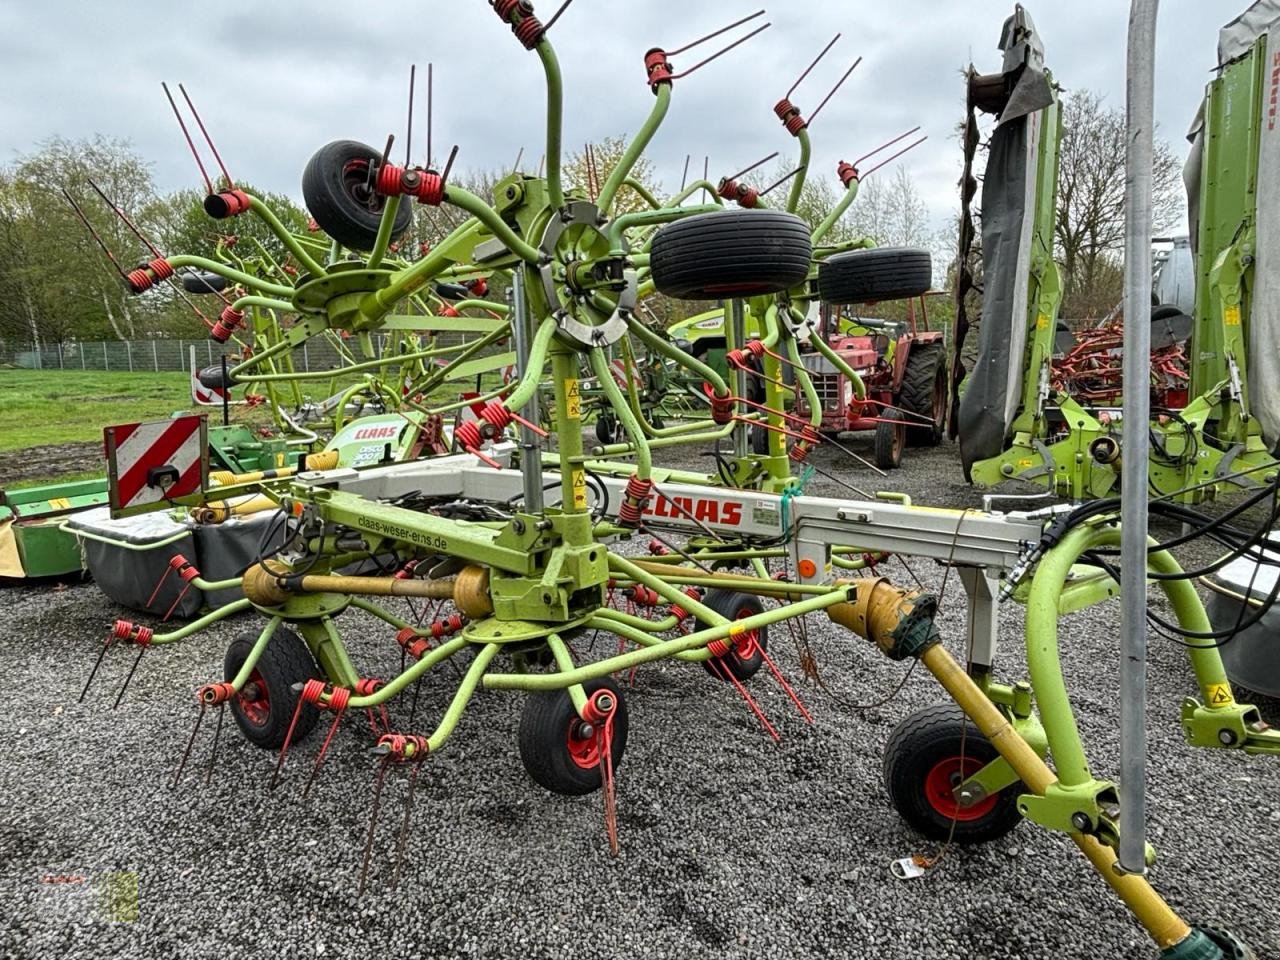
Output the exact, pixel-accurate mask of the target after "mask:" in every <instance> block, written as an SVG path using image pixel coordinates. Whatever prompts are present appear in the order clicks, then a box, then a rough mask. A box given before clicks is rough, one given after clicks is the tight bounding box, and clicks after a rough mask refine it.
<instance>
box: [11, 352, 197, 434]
mask: <svg viewBox="0 0 1280 960" xmlns="http://www.w3.org/2000/svg"><path fill="white" fill-rule="evenodd" d="M187 383H188V380H187V375H186V374H185V373H109V372H108V373H104V372H102V371H96V372H95V371H88V372H81V371H67V372H65V373H64V372H61V371H47V370H0V453H2V452H5V451H10V450H25V449H27V448H29V447H36V446H45V445H49V444H61V443H76V442H83V441H92V440H101V439H102V428H103V426H105V425H107V424H111V423H130V422H132V421H135V420H155V419H160V418H163V417H167V416H169V415H170V414H171V413H173V412H174V411H175V410H184V409H186V408H187V407H189V406H190V405H191V394H190V391H189V388H188V386H187Z"/></svg>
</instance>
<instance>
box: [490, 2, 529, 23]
mask: <svg viewBox="0 0 1280 960" xmlns="http://www.w3.org/2000/svg"><path fill="white" fill-rule="evenodd" d="M517 10H519V11H520V15H521V16H525V17H527V16H528V15H529V14H531V13H533V4H532V3H529V0H493V12H494V13H496V14H497V15H498V16H499V18H501V19H502V20H510V19H511V14H512V13H514V12H515V11H517Z"/></svg>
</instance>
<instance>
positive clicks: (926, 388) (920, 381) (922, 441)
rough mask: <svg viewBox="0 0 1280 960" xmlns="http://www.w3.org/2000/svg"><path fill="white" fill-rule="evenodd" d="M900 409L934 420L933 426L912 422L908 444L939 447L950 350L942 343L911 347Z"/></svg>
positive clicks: (900, 396) (904, 372)
mask: <svg viewBox="0 0 1280 960" xmlns="http://www.w3.org/2000/svg"><path fill="white" fill-rule="evenodd" d="M898 406H899V407H901V408H902V409H903V410H905V411H907V412H908V413H912V414H915V415H916V416H917V417H928V418H929V419H930V420H932V421H933V425H932V426H924V425H923V424H918V425H917V422H916V421H912V424H913V425H912V426H908V427H907V442H908V443H911V444H915V445H916V446H921V447H936V446H937V445H938V444H939V443H941V442H942V434H943V431H944V430H945V429H946V423H947V351H946V348H945V347H944V346H943V345H942V344H941V343H926V344H914V343H913V344H912V345H911V353H910V355H909V356H908V357H907V367H906V369H905V370H903V371H902V389H901V391H900V393H899V394H898Z"/></svg>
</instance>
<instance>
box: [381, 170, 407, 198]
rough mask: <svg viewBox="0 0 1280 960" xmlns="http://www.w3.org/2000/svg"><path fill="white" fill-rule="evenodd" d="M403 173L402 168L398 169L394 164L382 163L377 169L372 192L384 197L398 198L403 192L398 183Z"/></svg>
mask: <svg viewBox="0 0 1280 960" xmlns="http://www.w3.org/2000/svg"><path fill="white" fill-rule="evenodd" d="M404 172H405V170H404V167H398V166H396V165H395V164H394V163H384V164H383V165H382V166H380V167H379V168H378V176H377V177H376V178H375V179H374V181H373V189H374V191H375V192H377V193H380V194H381V195H382V196H384V197H398V196H400V194H402V193H403V192H404V190H403V189H402V188H401V183H400V181H401V178H402V177H403V176H404Z"/></svg>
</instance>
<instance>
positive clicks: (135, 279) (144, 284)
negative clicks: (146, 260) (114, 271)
mask: <svg viewBox="0 0 1280 960" xmlns="http://www.w3.org/2000/svg"><path fill="white" fill-rule="evenodd" d="M124 282H125V283H127V284H128V285H129V290H130V291H131V292H132V293H142V292H143V291H145V290H150V289H151V287H152V285H153V284H154V283H155V281H154V280H153V279H151V274H149V273H147V271H146V268H145V267H138V269H136V270H130V271H129V272H128V273H126V274H125V275H124Z"/></svg>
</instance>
